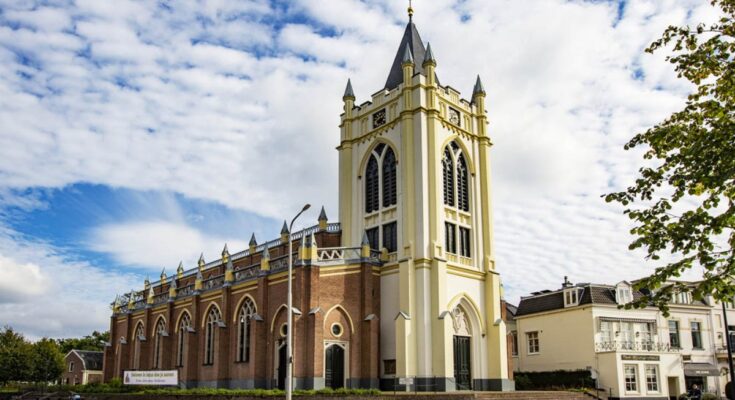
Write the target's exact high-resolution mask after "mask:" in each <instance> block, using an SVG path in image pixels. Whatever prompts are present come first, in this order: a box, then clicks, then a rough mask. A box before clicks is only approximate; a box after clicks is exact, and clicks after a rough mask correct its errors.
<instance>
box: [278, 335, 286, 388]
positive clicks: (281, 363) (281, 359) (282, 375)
mask: <svg viewBox="0 0 735 400" xmlns="http://www.w3.org/2000/svg"><path fill="white" fill-rule="evenodd" d="M287 365H288V352H287V351H286V344H284V345H283V346H281V347H280V348H279V349H278V388H279V389H281V390H286V368H287Z"/></svg>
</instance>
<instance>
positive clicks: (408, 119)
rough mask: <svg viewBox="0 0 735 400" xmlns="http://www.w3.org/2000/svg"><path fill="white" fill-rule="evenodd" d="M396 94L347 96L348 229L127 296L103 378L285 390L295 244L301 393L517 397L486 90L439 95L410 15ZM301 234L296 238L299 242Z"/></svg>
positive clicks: (343, 205) (253, 251) (342, 164)
mask: <svg viewBox="0 0 735 400" xmlns="http://www.w3.org/2000/svg"><path fill="white" fill-rule="evenodd" d="M411 14H412V11H410V12H409V23H408V25H407V26H406V30H405V32H404V35H403V37H402V39H401V42H400V45H399V48H398V52H397V54H396V57H395V59H394V61H393V64H392V65H391V68H390V71H389V74H388V79H387V81H386V84H385V86H384V88H382V89H381V90H379V91H378V92H377V93H375V94H373V95H372V97H371V100H370V101H365V102H363V103H361V104H360V105H357V103H356V95H355V93H354V91H353V88H352V84H351V82H349V81H348V84H347V89H346V90H345V93H344V96H343V101H344V113H343V114H342V116H341V124H340V131H341V135H340V144H339V146H338V151H339V218H340V223H329V222H328V221H327V217H326V213H325V212H324V210H323V209H322V213H321V215H320V218H319V224H318V225H316V226H314V227H312V228H308V229H306V230H303V231H301V232H296V233H290V232H288V229H287V228H286V226H285V223H284V229H283V231H282V235H281V238H279V239H277V240H274V241H270V242H267V243H264V244H260V245H259V244H258V243H257V242H256V240H255V238H254V237H253V239H252V240H251V244H250V248H249V249H246V250H244V251H241V252H238V253H235V254H230V253H229V251H228V250H227V248H226V246H225V249H224V250H223V252H222V255H221V257H220V259H218V260H215V261H213V262H210V263H206V262H205V261H204V259H203V258H202V259H201V260H200V263H199V265H198V266H197V267H196V268H193V269H190V270H185V269H184V267H183V265H180V266H179V269H178V270H177V273H176V275H175V276H173V277H167V276H165V275H162V276H161V279H160V281H158V282H154V283H148V282H146V284H145V287H144V288H143V290H140V291H132V292H131V293H129V294H126V295H124V296H121V297H119V298H118V299H117V300H116V302H115V304H114V306H113V308H114V313H113V316H112V318H111V334H112V342H111V344H110V346H109V347H108V348H107V350H106V352H105V377H106V379H110V378H112V377H119V376H121V375H122V373H123V371H125V370H130V369H136V370H143V369H145V370H147V369H174V368H176V369H178V370H179V371H180V379H181V385H182V386H187V387H190V386H216V387H238V388H239V387H283V384H284V378H285V375H286V370H285V347H284V344H285V341H284V339H285V334H286V333H285V324H284V323H285V315H286V312H285V311H286V306H285V305H284V303H285V302H286V280H287V275H286V274H287V272H285V269H286V267H287V264H286V262H287V259H288V254H287V248H288V241H289V240H293V241H294V248H295V249H297V251H296V254H295V257H294V258H295V259H296V262H295V270H294V273H293V277H294V279H295V281H294V307H295V309H294V312H295V314H296V317H295V326H294V339H295V344H294V346H295V353H294V354H295V355H294V365H295V367H294V368H295V369H294V376H295V386H296V387H297V388H321V387H325V386H328V387H335V388H336V387H343V386H347V387H372V388H378V387H379V388H383V389H391V390H392V389H394V388H396V389H398V390H427V391H454V390H470V389H474V390H512V389H513V382H512V381H511V380H510V379H509V378H508V374H509V371H508V370H509V368H508V365H509V358H508V355H507V343H508V339H507V333H506V328H505V322H504V321H503V314H504V313H503V312H502V311H503V308H501V299H500V296H501V288H500V277H499V275H498V273H497V271H496V268H495V258H494V248H493V223H492V209H491V200H490V191H491V179H490V147H491V144H492V143H491V141H490V137H489V134H488V131H487V124H488V122H487V114H486V111H485V104H484V102H485V91H484V89H483V87H482V83H481V82H480V79H479V77H478V78H477V80H476V84H475V87H474V90H473V93H472V96H471V99H470V100H465V99H463V98H462V97H461V95H460V93H459V92H458V91H456V90H455V89H453V88H451V87H450V86H442V85H440V84H439V81H438V78H437V75H436V71H435V69H436V66H437V60H436V59H435V57H434V55H433V53H432V50H431V46H430V45H426V46H425V45H424V43H423V42H422V40H421V38H420V36H419V33H418V30H417V28H416V26H415V24H414V23H413V21H412V20H411V18H412V17H411ZM289 238H290V239H289Z"/></svg>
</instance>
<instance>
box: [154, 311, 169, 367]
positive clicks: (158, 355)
mask: <svg viewBox="0 0 735 400" xmlns="http://www.w3.org/2000/svg"><path fill="white" fill-rule="evenodd" d="M155 335H156V336H155V337H154V338H153V369H160V368H161V364H162V363H161V361H162V360H161V359H162V358H163V354H162V353H163V338H164V336H165V335H166V321H165V320H164V319H163V318H159V319H158V323H156V330H155Z"/></svg>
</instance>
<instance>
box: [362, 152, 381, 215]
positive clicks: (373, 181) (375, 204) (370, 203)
mask: <svg viewBox="0 0 735 400" xmlns="http://www.w3.org/2000/svg"><path fill="white" fill-rule="evenodd" d="M378 182H379V180H378V161H377V160H376V159H375V156H373V155H371V156H370V160H369V161H368V164H367V169H366V170H365V212H368V213H369V212H373V211H377V210H378V208H379V207H380V206H379V201H380V188H379V187H378Z"/></svg>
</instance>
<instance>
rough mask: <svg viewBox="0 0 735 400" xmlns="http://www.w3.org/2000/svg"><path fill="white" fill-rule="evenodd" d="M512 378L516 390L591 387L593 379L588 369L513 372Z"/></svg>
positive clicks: (593, 382)
mask: <svg viewBox="0 0 735 400" xmlns="http://www.w3.org/2000/svg"><path fill="white" fill-rule="evenodd" d="M513 379H514V380H515V383H516V389H517V390H555V389H571V388H593V387H595V380H594V379H592V375H591V373H590V371H588V370H585V369H580V370H576V371H565V370H557V371H546V372H514V373H513Z"/></svg>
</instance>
